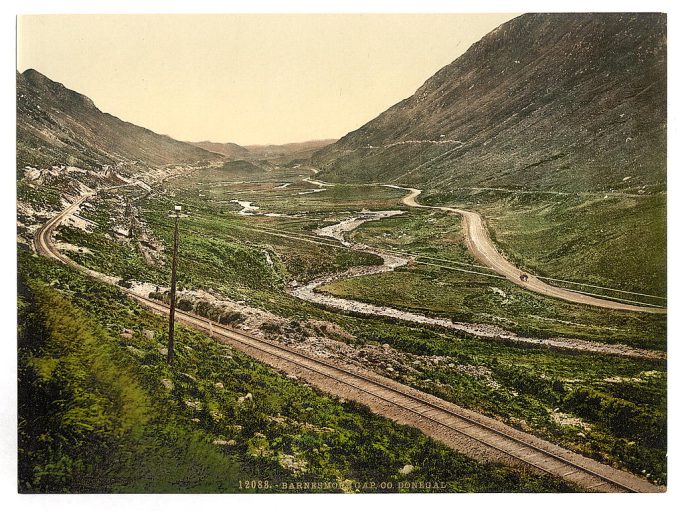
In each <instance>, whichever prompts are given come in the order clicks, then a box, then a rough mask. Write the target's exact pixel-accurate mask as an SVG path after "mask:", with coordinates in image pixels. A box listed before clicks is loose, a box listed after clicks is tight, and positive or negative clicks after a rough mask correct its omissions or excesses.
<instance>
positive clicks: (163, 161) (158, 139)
mask: <svg viewBox="0 0 680 511" xmlns="http://www.w3.org/2000/svg"><path fill="white" fill-rule="evenodd" d="M16 79H17V91H16V100H17V103H16V109H17V168H18V169H22V168H25V167H26V166H33V167H50V166H53V165H77V166H81V167H83V168H86V169H99V168H102V167H103V166H105V165H113V164H119V163H134V164H141V165H147V166H163V165H169V164H188V163H198V162H202V161H210V160H219V159H221V158H222V157H221V155H218V154H216V153H212V152H209V151H206V150H204V149H201V148H198V147H194V146H192V145H190V144H186V143H184V142H180V141H177V140H174V139H172V138H171V137H169V136H167V135H160V134H157V133H155V132H153V131H151V130H149V129H147V128H143V127H141V126H137V125H135V124H132V123H130V122H127V121H124V120H121V119H119V118H118V117H116V116H114V115H111V114H108V113H105V112H102V111H101V110H100V109H99V108H97V106H96V105H95V103H94V102H93V101H92V100H91V99H90V98H88V97H87V96H85V95H84V94H81V93H79V92H77V91H74V90H71V89H69V88H67V87H65V86H64V85H63V84H61V83H59V82H55V81H53V80H51V79H50V78H48V77H47V76H45V75H43V74H41V73H40V72H38V71H36V70H34V69H27V70H26V71H24V72H23V73H19V72H18V71H17V73H16Z"/></svg>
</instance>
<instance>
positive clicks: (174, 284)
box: [168, 206, 182, 365]
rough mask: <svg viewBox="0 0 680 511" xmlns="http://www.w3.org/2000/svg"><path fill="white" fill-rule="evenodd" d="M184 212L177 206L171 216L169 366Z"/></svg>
mask: <svg viewBox="0 0 680 511" xmlns="http://www.w3.org/2000/svg"><path fill="white" fill-rule="evenodd" d="M181 211H182V206H175V213H174V215H170V217H171V218H174V219H175V236H174V240H173V246H172V277H171V284H170V324H169V325H168V365H172V361H173V359H174V358H175V293H176V292H177V244H178V237H179V235H178V233H179V217H180V213H181Z"/></svg>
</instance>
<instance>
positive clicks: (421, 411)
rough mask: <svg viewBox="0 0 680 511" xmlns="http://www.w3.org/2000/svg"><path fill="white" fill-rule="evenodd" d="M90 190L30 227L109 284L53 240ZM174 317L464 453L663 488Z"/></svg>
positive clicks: (584, 482)
mask: <svg viewBox="0 0 680 511" xmlns="http://www.w3.org/2000/svg"><path fill="white" fill-rule="evenodd" d="M95 193H96V192H94V191H93V192H88V193H87V194H85V195H82V196H80V197H79V198H78V199H76V200H75V201H74V202H73V203H72V204H71V205H69V206H68V207H67V208H66V209H64V210H63V211H61V212H60V213H58V214H57V215H56V216H54V217H53V218H52V219H50V220H49V221H48V222H47V223H45V224H44V225H43V226H42V227H41V228H40V229H38V231H37V232H36V235H35V246H36V250H37V251H38V253H40V254H41V255H44V256H46V257H49V258H52V259H55V260H58V261H61V262H62V263H64V264H66V265H68V266H70V267H72V268H74V269H76V270H78V271H82V272H84V273H87V274H88V275H91V276H93V277H95V278H97V279H100V280H104V281H106V282H109V283H111V282H114V285H116V284H115V281H116V279H115V277H110V276H106V275H103V274H101V273H98V272H95V271H94V270H90V269H88V268H85V267H83V266H81V265H79V264H78V263H76V262H75V261H73V260H71V259H70V258H68V257H66V256H65V255H63V254H62V253H60V252H59V250H58V249H57V248H56V247H55V246H54V243H53V242H54V240H53V234H54V231H55V229H56V228H57V227H58V226H59V225H60V224H61V223H62V222H63V221H65V220H66V219H67V218H68V217H69V216H70V215H72V214H74V213H75V212H76V211H77V210H78V208H79V207H80V205H81V204H82V203H83V202H84V201H85V200H86V199H88V198H89V197H91V196H93V195H95ZM117 287H118V288H119V289H120V290H121V291H122V292H123V293H125V294H126V295H128V296H129V297H130V298H132V299H134V300H135V301H137V302H138V303H140V304H141V305H142V306H144V307H145V308H147V309H149V310H151V311H152V312H155V313H158V314H163V315H165V314H168V311H169V307H168V306H167V305H165V304H164V303H160V302H157V301H155V300H151V299H149V298H146V297H144V296H140V295H138V294H134V293H132V292H131V291H130V290H129V289H126V288H123V287H120V286H117ZM176 318H177V321H178V322H180V323H182V324H184V325H186V326H189V327H193V328H197V329H199V330H201V331H204V332H205V333H207V334H208V335H210V336H211V337H213V338H215V339H218V340H220V341H222V342H224V343H226V344H228V345H230V346H232V347H233V348H235V349H238V350H240V351H243V352H244V353H246V354H248V355H250V356H252V357H254V358H256V359H258V360H261V361H263V362H265V363H267V364H269V365H271V366H273V367H275V368H277V369H279V370H282V371H284V372H286V373H287V374H293V375H296V376H299V377H301V378H304V379H305V380H307V381H309V382H310V383H312V384H314V385H315V386H316V387H318V388H319V389H321V390H323V391H325V392H328V393H330V394H333V395H336V396H339V397H342V398H347V399H352V400H355V401H358V402H360V403H363V404H365V405H366V406H368V407H369V408H370V409H371V410H372V411H374V412H375V413H378V414H381V415H383V416H385V417H388V418H390V419H393V420H395V421H397V422H399V423H401V424H407V425H410V426H413V427H416V428H418V429H420V430H421V431H422V432H423V433H425V434H426V435H428V436H430V437H432V438H434V439H436V440H439V441H441V442H443V443H444V444H446V445H448V446H449V447H452V448H454V449H456V450H458V451H460V452H462V453H465V454H467V455H468V456H470V457H472V458H475V459H478V460H483V461H486V460H492V461H496V462H501V463H505V464H507V465H510V466H519V467H525V468H528V469H530V470H533V471H535V472H538V473H546V474H550V475H552V476H555V477H559V478H562V479H564V480H565V481H568V482H570V483H572V484H575V485H577V486H579V487H581V488H583V489H585V490H589V491H603V492H635V493H651V492H663V491H665V487H663V486H657V485H654V484H652V483H650V482H649V481H647V480H646V479H644V478H642V477H638V476H636V475H634V474H631V473H629V472H626V471H624V470H619V469H616V468H613V467H610V466H608V465H605V464H602V463H599V462H597V461H595V460H592V459H590V458H586V457H585V456H582V455H580V454H576V453H574V452H572V451H569V450H567V449H564V448H562V447H560V446H558V445H556V444H553V443H550V442H547V441H545V440H543V439H540V438H538V437H536V436H534V435H531V434H529V433H525V432H523V431H519V430H517V429H514V428H512V427H510V426H508V425H507V424H504V423H503V422H501V421H498V420H496V419H492V418H490V417H486V416H484V415H482V414H479V413H477V412H473V411H471V410H467V409H465V408H462V407H460V406H457V405H454V404H452V403H449V402H447V401H444V400H442V399H440V398H437V397H435V396H432V395H429V394H426V393H424V392H421V391H418V390H415V389H413V388H411V387H409V386H407V385H403V384H401V383H398V382H396V381H394V380H391V379H388V378H385V377H382V376H380V375H377V374H374V373H370V372H368V371H366V370H365V369H363V368H360V367H357V366H350V365H347V364H344V363H343V362H340V361H337V360H328V359H323V358H320V357H315V356H310V355H308V354H306V353H303V352H300V351H298V350H295V349H293V348H290V347H288V346H284V345H282V344H280V343H277V342H274V341H270V340H267V339H261V338H258V337H255V336H252V335H249V334H247V333H245V332H242V331H238V330H236V329H232V328H227V327H225V326H223V325H220V324H218V323H214V322H212V321H210V320H208V319H206V318H203V317H201V316H197V315H195V314H192V313H187V312H183V311H179V310H178V311H176Z"/></svg>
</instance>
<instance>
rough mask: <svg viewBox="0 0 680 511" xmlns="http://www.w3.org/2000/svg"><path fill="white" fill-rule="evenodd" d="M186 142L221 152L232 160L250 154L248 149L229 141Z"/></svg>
mask: <svg viewBox="0 0 680 511" xmlns="http://www.w3.org/2000/svg"><path fill="white" fill-rule="evenodd" d="M187 143H188V144H191V145H193V146H196V147H200V148H202V149H205V150H206V151H211V152H213V153H218V154H222V155H224V156H226V157H227V158H230V159H234V160H242V159H245V158H248V156H249V155H250V151H248V149H246V148H245V147H242V146H240V145H238V144H234V143H231V142H227V143H224V144H222V143H219V142H210V141H209V140H204V141H203V142H187Z"/></svg>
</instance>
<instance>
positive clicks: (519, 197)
mask: <svg viewBox="0 0 680 511" xmlns="http://www.w3.org/2000/svg"><path fill="white" fill-rule="evenodd" d="M424 200H425V201H426V202H428V203H434V202H437V203H446V204H453V205H458V206H462V207H469V208H470V209H473V210H476V211H478V212H479V213H481V214H482V216H483V217H484V218H485V221H486V223H487V225H488V227H489V231H490V233H491V235H492V238H493V239H494V240H495V241H496V242H497V244H498V245H499V247H500V249H501V250H502V251H503V252H504V253H505V254H506V255H507V256H508V257H509V258H510V259H511V260H513V261H515V262H517V263H518V264H519V265H520V266H522V267H524V268H527V269H529V270H531V271H533V272H535V273H537V274H538V275H545V276H548V277H553V278H559V279H565V280H574V281H579V282H584V283H589V284H595V285H599V286H605V287H612V288H619V289H623V290H626V291H633V292H637V293H645V294H651V295H659V296H662V297H663V296H665V295H666V194H665V193H656V194H653V195H639V196H635V195H631V194H629V195H625V194H617V193H611V192H609V193H608V192H601V193H597V194H595V193H588V194H586V193H583V194H568V195H566V194H565V195H556V194H540V193H536V194H530V193H527V194H522V193H512V192H503V191H469V190H461V191H460V192H459V193H457V194H449V195H439V196H432V197H429V198H425V199H424ZM584 290H586V291H587V290H588V289H587V288H584ZM590 291H591V292H597V290H592V289H590ZM606 293H608V292H605V294H606ZM614 296H616V294H615V295H614ZM620 296H621V297H625V298H629V299H634V300H640V301H650V303H657V302H658V300H652V299H650V298H648V297H635V296H630V295H628V296H626V295H623V294H622V295H620ZM660 303H661V304H663V303H664V302H663V301H662V302H660Z"/></svg>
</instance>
